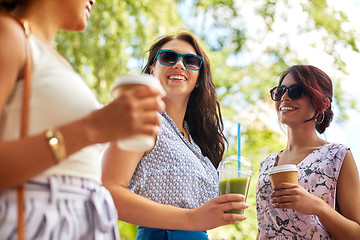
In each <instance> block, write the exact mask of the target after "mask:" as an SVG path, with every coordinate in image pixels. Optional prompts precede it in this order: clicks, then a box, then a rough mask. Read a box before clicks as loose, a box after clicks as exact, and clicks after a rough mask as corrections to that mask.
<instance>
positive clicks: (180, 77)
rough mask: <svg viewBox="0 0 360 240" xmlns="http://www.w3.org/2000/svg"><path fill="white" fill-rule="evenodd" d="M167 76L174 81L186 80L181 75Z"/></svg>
mask: <svg viewBox="0 0 360 240" xmlns="http://www.w3.org/2000/svg"><path fill="white" fill-rule="evenodd" d="M168 78H169V79H170V80H175V81H186V78H185V77H184V76H181V75H171V76H169V77H168Z"/></svg>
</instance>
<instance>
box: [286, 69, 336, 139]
mask: <svg viewBox="0 0 360 240" xmlns="http://www.w3.org/2000/svg"><path fill="white" fill-rule="evenodd" d="M289 73H291V74H292V76H293V77H294V79H295V81H296V82H297V83H299V84H301V85H303V86H304V88H305V94H306V95H307V96H309V98H310V101H311V104H312V105H313V107H314V108H315V114H314V116H313V117H312V118H310V119H309V120H307V121H311V120H315V122H316V124H315V128H316V130H317V131H318V132H319V133H323V132H325V129H326V128H327V127H328V126H329V125H330V123H331V121H332V119H333V116H334V113H333V111H332V109H331V103H332V95H333V87H332V81H331V79H330V77H329V76H328V75H327V74H326V73H325V72H323V71H322V70H320V69H319V68H317V67H314V66H311V65H294V66H291V67H290V68H288V69H287V70H286V71H285V72H284V73H283V74H282V75H281V77H280V80H279V85H281V83H282V81H283V80H284V78H285V76H286V75H287V74H289Z"/></svg>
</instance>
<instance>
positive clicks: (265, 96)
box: [56, 0, 359, 240]
mask: <svg viewBox="0 0 360 240" xmlns="http://www.w3.org/2000/svg"><path fill="white" fill-rule="evenodd" d="M249 4H253V8H254V14H255V15H256V16H257V17H258V18H256V21H257V23H258V24H259V26H260V29H261V30H259V31H258V32H256V33H255V34H254V33H253V34H250V32H251V31H250V30H251V29H249V26H248V25H249V24H247V23H248V22H250V21H253V19H251V20H248V19H247V17H246V16H247V15H246V14H245V13H244V12H243V11H241V10H242V8H243V6H245V5H249ZM296 4H298V5H296ZM299 4H300V3H298V2H296V1H295V2H294V1H288V0H239V1H233V0H201V1H200V0H156V1H151V0H142V1H133V0H112V1H110V0H101V1H97V2H96V4H95V6H94V8H93V11H92V13H91V17H90V20H89V23H88V27H87V29H86V30H85V31H83V32H81V33H69V32H61V33H60V34H58V36H57V38H56V44H57V45H56V47H57V49H58V50H59V52H60V53H61V54H62V55H63V56H64V57H65V58H67V59H68V60H69V61H70V63H71V64H72V66H73V67H74V69H75V70H76V71H77V72H79V73H80V74H81V75H82V76H83V77H84V79H85V80H86V82H87V84H88V85H89V86H90V87H91V88H92V89H93V91H94V92H95V94H96V95H97V97H98V99H99V100H100V102H102V103H103V104H106V103H108V102H109V101H111V100H112V96H111V94H110V87H111V84H112V83H113V81H114V79H115V77H116V76H117V75H121V74H126V73H139V72H140V71H141V68H142V67H143V66H144V65H145V61H146V51H147V49H148V48H149V47H150V45H151V44H152V43H153V42H154V41H155V40H156V39H157V38H158V37H160V36H162V35H164V34H176V33H178V32H180V31H183V30H185V31H190V32H194V33H195V34H196V36H197V37H198V39H199V40H200V43H201V46H202V47H203V48H204V50H205V52H206V53H207V55H208V56H209V59H210V61H211V66H212V72H213V77H214V81H215V84H216V86H217V87H218V96H219V99H220V101H221V106H222V113H223V118H224V122H225V127H226V136H227V137H228V139H229V143H230V146H229V148H228V151H227V152H226V155H227V156H228V155H236V153H237V149H236V139H237V136H236V133H235V134H234V133H232V132H231V130H229V129H231V128H232V127H233V126H236V123H237V122H241V124H242V136H241V142H242V156H245V157H247V158H248V159H249V160H251V161H252V163H253V165H254V172H255V175H254V176H253V178H252V180H251V186H250V191H249V196H248V199H247V202H248V203H249V204H250V208H249V209H248V210H246V211H245V212H246V215H247V217H248V219H247V220H245V221H243V222H241V223H238V224H235V225H229V226H224V227H221V228H217V229H214V230H211V231H209V234H210V236H211V237H212V239H254V236H256V232H257V221H256V207H255V187H256V181H257V177H258V167H259V164H260V162H261V160H262V159H264V158H265V157H266V156H267V155H268V154H269V153H271V152H274V151H276V150H279V149H281V148H283V147H284V146H285V141H286V139H285V136H284V135H282V134H280V133H278V132H276V131H274V130H273V127H272V126H271V124H270V123H269V122H271V121H269V112H271V111H272V110H270V109H271V108H272V107H271V105H272V103H271V101H270V99H269V92H268V91H269V89H270V88H271V87H273V86H274V85H275V84H276V83H277V81H278V76H279V75H280V73H281V72H282V71H284V70H285V69H286V68H287V67H288V66H290V65H293V64H307V63H308V60H307V59H303V58H300V57H299V56H298V54H297V51H296V50H297V49H293V47H292V45H291V40H290V39H289V34H288V33H287V32H286V31H285V33H283V34H281V35H279V36H277V39H276V41H275V42H270V44H269V42H267V41H266V39H267V37H269V36H271V34H274V33H275V29H276V23H277V21H279V19H280V20H282V21H284V22H287V21H288V19H289V18H290V17H291V16H289V15H288V12H289V11H290V10H291V9H292V7H293V6H300V7H301V8H302V9H303V13H304V14H305V16H306V19H301V20H304V22H302V23H301V24H300V25H294V26H292V27H291V29H287V31H292V30H293V29H295V30H296V31H295V30H294V32H296V33H297V34H299V35H301V34H308V33H312V32H318V33H319V34H320V36H321V38H319V39H317V40H316V41H315V40H314V47H315V48H321V50H322V51H323V52H325V53H327V55H328V56H329V58H330V59H332V62H333V67H334V68H335V69H338V70H339V71H341V72H343V73H344V74H347V72H346V65H345V63H344V62H343V61H342V59H341V57H340V56H341V55H340V52H339V51H340V50H339V49H341V48H338V46H341V47H343V48H347V49H351V50H352V51H355V52H359V49H358V46H357V42H358V41H359V39H358V38H357V37H356V36H355V34H354V30H353V29H346V30H344V29H345V28H344V27H343V26H344V24H346V23H347V22H348V19H347V17H346V15H345V14H344V13H343V12H341V11H337V10H335V9H332V8H330V7H329V5H328V4H327V1H326V0H308V1H302V5H299ZM279 6H282V7H281V8H280V7H279ZM245 15H246V16H245ZM299 20H300V19H299ZM261 27H262V28H261ZM266 44H268V45H266ZM333 80H334V90H335V99H334V102H335V104H336V107H337V108H338V109H339V110H340V111H339V112H340V117H339V118H338V121H340V122H343V121H346V119H347V115H346V112H345V110H346V109H349V108H355V105H354V101H353V99H349V98H347V97H346V94H345V91H343V90H342V89H341V79H333ZM119 229H120V232H121V237H122V239H129V240H130V239H135V235H136V227H135V226H134V225H131V224H128V223H124V222H119Z"/></svg>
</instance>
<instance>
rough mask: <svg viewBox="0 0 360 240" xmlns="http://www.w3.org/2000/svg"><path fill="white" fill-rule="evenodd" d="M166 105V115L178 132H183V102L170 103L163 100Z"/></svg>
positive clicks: (184, 108)
mask: <svg viewBox="0 0 360 240" xmlns="http://www.w3.org/2000/svg"><path fill="white" fill-rule="evenodd" d="M164 101H165V105H166V113H167V114H168V115H169V116H170V117H171V119H172V120H173V121H174V123H175V124H176V126H177V127H178V129H179V130H180V131H184V127H183V123H184V118H185V113H186V106H187V101H186V103H185V102H184V101H183V102H181V101H171V100H169V99H164Z"/></svg>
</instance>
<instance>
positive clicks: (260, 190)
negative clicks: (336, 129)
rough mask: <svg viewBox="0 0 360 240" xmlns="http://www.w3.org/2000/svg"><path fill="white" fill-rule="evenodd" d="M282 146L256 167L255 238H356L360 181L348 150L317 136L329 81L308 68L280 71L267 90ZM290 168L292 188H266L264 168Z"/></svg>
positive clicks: (323, 124)
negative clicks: (281, 128)
mask: <svg viewBox="0 0 360 240" xmlns="http://www.w3.org/2000/svg"><path fill="white" fill-rule="evenodd" d="M270 94H271V98H272V99H273V100H274V101H275V109H276V112H277V115H278V118H279V121H280V123H281V124H284V125H286V128H287V136H288V143H287V146H286V147H285V148H284V149H283V150H280V151H277V152H275V153H272V154H270V155H269V156H268V157H267V158H265V160H263V161H262V163H261V164H260V167H259V179H258V184H257V188H256V206H257V218H258V229H259V234H258V239H275V238H276V239H347V240H351V239H354V240H355V239H360V225H359V224H360V182H359V173H358V170H357V168H356V164H355V161H354V158H353V156H352V154H351V151H350V148H348V147H346V146H344V145H343V144H338V143H331V142H327V141H325V140H323V139H322V138H320V137H319V135H318V134H317V133H316V131H317V132H318V133H319V134H321V133H323V132H324V131H325V129H326V128H327V127H328V126H329V125H330V122H331V120H332V118H333V112H332V110H331V102H332V95H333V90H332V81H331V79H330V78H329V76H328V75H327V74H326V73H324V72H323V71H321V70H320V69H318V68H316V67H313V66H304V65H296V66H292V67H290V68H289V69H288V70H287V71H285V72H284V73H283V74H282V76H281V78H280V81H279V86H277V87H275V88H273V89H272V90H271V91H270ZM284 164H296V165H297V168H298V171H299V172H298V178H299V183H298V184H292V183H286V182H284V183H280V184H278V185H276V186H275V187H274V189H273V188H272V186H271V184H270V178H269V175H268V173H269V169H270V168H271V167H273V166H279V165H284Z"/></svg>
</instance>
